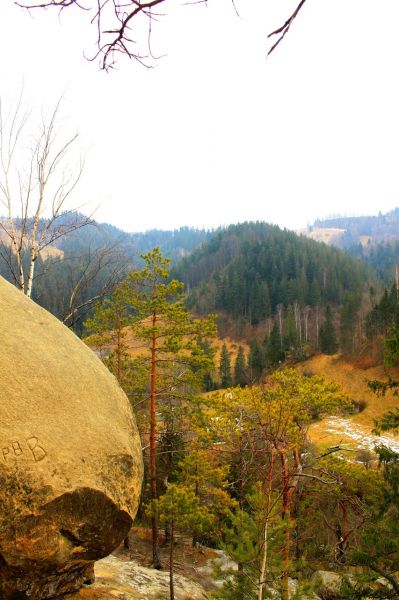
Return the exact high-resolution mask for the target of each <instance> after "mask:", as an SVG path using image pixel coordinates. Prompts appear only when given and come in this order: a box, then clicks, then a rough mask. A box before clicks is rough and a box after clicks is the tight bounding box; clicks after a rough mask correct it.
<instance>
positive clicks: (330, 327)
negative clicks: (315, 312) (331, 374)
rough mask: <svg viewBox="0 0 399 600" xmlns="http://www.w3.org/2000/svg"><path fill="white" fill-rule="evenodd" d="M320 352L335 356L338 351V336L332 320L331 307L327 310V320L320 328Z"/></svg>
mask: <svg viewBox="0 0 399 600" xmlns="http://www.w3.org/2000/svg"><path fill="white" fill-rule="evenodd" d="M319 340H320V350H321V351H322V352H323V353H324V354H335V353H336V352H337V350H338V343H337V336H336V333H335V327H334V323H333V319H332V312H331V308H330V306H327V308H326V318H325V321H324V323H323V325H322V326H321V327H320V335H319Z"/></svg>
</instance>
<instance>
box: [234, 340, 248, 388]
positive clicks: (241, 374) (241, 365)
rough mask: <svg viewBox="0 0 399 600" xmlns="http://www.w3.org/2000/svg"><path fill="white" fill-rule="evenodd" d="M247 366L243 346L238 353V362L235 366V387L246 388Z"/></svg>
mask: <svg viewBox="0 0 399 600" xmlns="http://www.w3.org/2000/svg"><path fill="white" fill-rule="evenodd" d="M245 367H246V364H245V355H244V349H243V347H242V346H239V347H238V353H237V358H236V362H235V365H234V385H239V386H241V387H242V386H244V385H246V384H247V383H248V378H247V375H246V372H245V371H246V369H245Z"/></svg>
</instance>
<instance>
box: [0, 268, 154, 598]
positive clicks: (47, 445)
mask: <svg viewBox="0 0 399 600" xmlns="http://www.w3.org/2000/svg"><path fill="white" fill-rule="evenodd" d="M0 330H1V337H0V397H1V403H0V444H1V445H0V598H2V599H3V598H4V599H8V598H10V599H11V598H12V599H14V598H15V599H16V598H29V599H30V600H36V599H39V598H40V599H41V598H52V597H55V596H57V595H59V594H62V593H65V592H67V591H71V590H73V589H78V588H79V587H80V586H81V584H82V583H83V582H84V581H87V580H90V579H91V577H92V572H93V564H94V561H95V560H97V559H99V558H102V557H104V556H106V555H108V554H109V553H110V552H111V551H112V550H113V549H114V548H115V547H116V546H118V545H119V543H120V542H121V540H122V539H123V538H124V537H125V536H126V535H127V532H128V531H129V529H130V526H131V523H132V519H133V518H134V516H135V514H136V510H137V505H138V501H139V496H140V488H141V482H142V474H143V464H142V455H141V447H140V440H139V435H138V432H137V427H136V424H135V421H134V417H133V415H132V412H131V409H130V406H129V402H128V400H127V398H126V396H125V394H124V393H123V391H122V390H121V388H120V387H119V385H118V383H117V381H116V379H115V378H114V377H113V376H112V375H111V374H110V373H109V372H108V371H107V369H106V368H105V367H104V366H103V364H102V363H101V361H100V360H99V359H98V358H97V357H96V355H95V354H94V352H93V351H92V350H90V349H89V348H87V347H86V346H85V344H83V342H81V340H79V339H78V338H77V337H76V336H75V335H74V334H73V333H72V332H71V331H69V330H68V329H67V328H66V327H65V326H64V325H62V324H61V323H60V322H59V321H58V320H57V319H56V318H55V317H53V316H52V315H50V314H49V313H48V312H46V311H45V310H43V309H42V308H40V307H39V306H37V305H36V304H35V303H34V302H32V301H31V300H29V299H28V298H26V297H25V296H24V295H23V294H22V293H21V292H20V291H19V290H17V289H16V288H15V287H13V286H12V285H10V284H9V283H7V282H6V281H5V280H4V279H2V278H1V277H0Z"/></svg>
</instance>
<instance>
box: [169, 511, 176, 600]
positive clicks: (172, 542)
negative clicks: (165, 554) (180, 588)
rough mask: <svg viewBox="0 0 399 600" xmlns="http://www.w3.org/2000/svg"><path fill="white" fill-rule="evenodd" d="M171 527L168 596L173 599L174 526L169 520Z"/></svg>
mask: <svg viewBox="0 0 399 600" xmlns="http://www.w3.org/2000/svg"><path fill="white" fill-rule="evenodd" d="M170 529H171V540H170V550H169V591H170V594H169V598H170V600H175V588H174V582H173V546H174V545H175V527H174V521H173V520H172V521H171V524H170Z"/></svg>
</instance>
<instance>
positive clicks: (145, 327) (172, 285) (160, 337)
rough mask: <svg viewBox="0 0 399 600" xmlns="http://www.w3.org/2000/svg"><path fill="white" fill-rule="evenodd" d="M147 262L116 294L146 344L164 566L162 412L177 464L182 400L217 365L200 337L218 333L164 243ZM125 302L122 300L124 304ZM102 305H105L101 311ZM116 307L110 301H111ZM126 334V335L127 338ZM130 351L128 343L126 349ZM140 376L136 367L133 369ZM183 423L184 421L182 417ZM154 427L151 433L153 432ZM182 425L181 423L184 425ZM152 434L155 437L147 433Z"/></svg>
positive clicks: (145, 398) (153, 485)
mask: <svg viewBox="0 0 399 600" xmlns="http://www.w3.org/2000/svg"><path fill="white" fill-rule="evenodd" d="M141 258H142V260H143V262H144V266H143V268H142V269H141V270H139V271H135V272H132V273H130V274H129V276H128V277H127V279H125V280H124V281H123V282H122V283H121V284H120V285H119V286H118V289H117V293H116V296H115V298H117V299H118V300H119V301H121V299H123V302H125V308H124V310H122V308H123V307H122V308H121V307H119V306H118V314H119V313H121V314H122V316H123V317H126V315H128V316H129V319H128V321H126V320H125V321H123V324H124V325H128V326H129V328H130V331H131V333H132V335H133V337H134V340H135V341H136V344H137V342H139V345H140V346H141V347H142V348H143V349H144V352H143V354H142V355H140V356H139V357H138V358H137V359H136V361H137V364H138V365H140V368H141V371H142V372H143V373H144V378H143V380H144V383H145V385H143V387H142V389H141V390H139V392H138V393H141V398H138V399H137V400H138V404H139V405H140V406H141V405H143V402H145V404H147V405H148V406H147V414H146V422H147V428H146V429H147V431H146V434H145V435H146V440H145V442H146V443H145V445H147V446H148V448H149V457H148V463H149V467H148V472H147V473H146V475H147V478H148V480H149V483H150V495H151V502H152V506H153V508H152V513H151V515H152V560H153V565H154V567H155V568H160V566H161V565H160V559H159V541H158V517H157V508H156V507H157V504H156V501H157V498H158V472H157V454H158V444H159V434H160V422H159V421H160V415H162V425H163V429H164V431H163V432H162V438H163V445H164V447H166V448H168V451H169V453H170V460H169V461H167V464H168V466H169V469H172V466H173V456H174V447H173V442H174V440H176V441H177V442H178V443H179V444H180V437H179V436H177V437H176V436H175V424H176V421H177V420H178V419H179V418H180V419H181V418H182V415H181V410H180V409H181V408H182V403H183V402H186V401H187V397H188V396H190V391H191V390H193V389H195V388H201V387H202V383H203V378H204V373H205V372H206V371H207V370H209V369H210V368H211V365H212V363H211V361H210V357H209V355H207V354H206V353H205V352H204V349H203V347H202V346H201V345H200V344H199V343H198V341H199V340H201V339H204V338H206V337H212V336H213V335H215V332H216V327H215V323H214V319H213V317H209V318H208V319H206V320H203V321H201V320H198V319H193V318H192V317H191V316H190V314H189V313H188V311H187V309H186V308H185V306H184V296H183V283H182V282H180V281H177V280H174V279H173V280H170V278H169V260H168V259H165V258H164V257H163V256H162V254H161V252H160V250H159V248H154V249H153V250H152V251H151V252H148V253H147V254H143V255H142V257H141ZM123 302H122V304H123ZM101 310H102V309H101V307H99V308H98V309H97V311H96V312H100V311H101ZM107 311H108V312H110V307H109V306H107ZM100 317H101V314H100V316H99V318H97V314H95V315H94V318H93V323H94V324H95V323H97V322H98V323H99V324H100V326H101V330H100V332H99V333H101V334H103V335H104V334H106V332H105V328H106V326H105V325H104V322H103V319H102V318H100ZM123 339H125V338H122V340H123ZM121 351H124V346H122V350H121ZM132 377H134V373H132ZM180 425H181V423H180ZM148 429H149V436H148ZM180 429H181V427H180ZM147 436H148V437H149V439H148V438H147Z"/></svg>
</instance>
